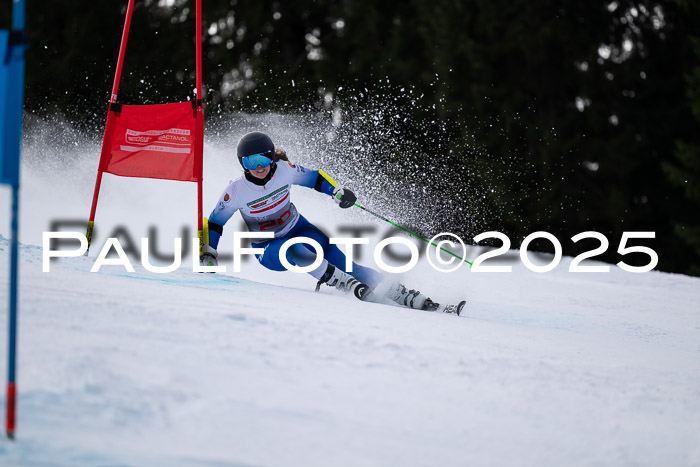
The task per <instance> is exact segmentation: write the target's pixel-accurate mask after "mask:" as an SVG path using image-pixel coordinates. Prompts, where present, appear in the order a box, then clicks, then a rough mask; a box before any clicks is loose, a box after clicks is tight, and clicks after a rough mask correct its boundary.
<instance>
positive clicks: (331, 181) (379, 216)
mask: <svg viewBox="0 0 700 467" xmlns="http://www.w3.org/2000/svg"><path fill="white" fill-rule="evenodd" d="M318 173H319V174H321V176H322V177H323V178H325V179H326V181H328V183H330V184H331V185H333V187H334V188H335V187H337V186H338V184H337V183H336V182H335V180H333V179H332V178H331V177H330V176H329V175H328V174H327V173H326V172H324V171H323V170H319V171H318ZM355 206H356V207H358V208H360V209H362V210H363V211H365V212H368V213H370V214H372V215H373V216H374V217H377V218H379V219H381V220H383V221H385V222H388V223H389V224H391V225H393V226H394V227H398V228H399V229H401V230H403V231H404V232H406V233H408V234H409V235H412V236H413V237H416V238H420V239H421V240H423V241H424V242H425V243H428V244H430V245H433V246H434V247H435V248H440V249H441V250H442V251H444V252H445V253H448V254H450V255H452V256H454V257H455V258H457V259H459V260H460V261H464V262H465V263H467V264H468V265H469V267H471V266H472V261H468V260H466V259H464V258H462V257H461V256H459V255H456V254H454V253H452V252H451V251H450V250H446V249H444V248H442V247H440V246H437V245H436V244H435V243H433V242H431V241H430V240H428V239H426V238H424V237H421V236H420V235H418V234H417V233H414V232H411V231H410V230H408V229H407V228H405V227H402V226H400V225H399V224H397V223H395V222H392V221H390V220H389V219H387V218H386V217H384V216H382V215H381V214H377V213H376V212H374V211H372V210H370V209H367V208H366V207H364V206H362V205H361V204H359V203H355Z"/></svg>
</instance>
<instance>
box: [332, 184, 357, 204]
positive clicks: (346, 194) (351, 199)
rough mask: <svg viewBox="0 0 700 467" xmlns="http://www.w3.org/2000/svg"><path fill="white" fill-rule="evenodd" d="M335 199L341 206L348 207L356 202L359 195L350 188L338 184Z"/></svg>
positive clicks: (334, 191)
mask: <svg viewBox="0 0 700 467" xmlns="http://www.w3.org/2000/svg"><path fill="white" fill-rule="evenodd" d="M333 199H334V200H335V202H336V203H337V204H339V205H340V207H341V208H343V209H347V208H349V207H351V206H353V205H354V204H355V201H357V196H355V193H353V192H352V191H350V188H348V187H340V186H337V187H335V190H333Z"/></svg>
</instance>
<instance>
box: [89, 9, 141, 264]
mask: <svg viewBox="0 0 700 467" xmlns="http://www.w3.org/2000/svg"><path fill="white" fill-rule="evenodd" d="M133 11H134V0H129V5H128V6H127V8H126V19H125V20H124V30H123V31H122V42H121V45H120V46H119V58H118V59H117V69H116V71H115V73H114V84H113V85H112V95H111V96H110V99H109V108H108V109H107V123H106V124H105V132H104V136H103V137H102V152H101V153H100V164H99V166H98V168H97V179H96V180H95V191H94V192H93V194H92V206H91V207H90V218H89V219H88V229H87V234H86V235H85V237H86V238H87V243H88V250H89V249H90V243H91V241H92V231H93V229H94V227H95V211H96V210H97V199H98V198H99V196H100V186H101V185H102V172H103V170H102V169H103V162H104V157H105V151H107V150H108V148H109V143H108V142H109V141H110V140H111V135H112V132H111V130H110V128H111V127H112V125H110V123H111V120H112V114H111V113H110V112H111V109H112V104H114V103H116V102H117V94H118V93H119V81H120V80H121V77H122V65H123V64H124V55H125V54H126V42H127V40H128V39H129V27H130V26H131V14H132V13H133ZM85 254H87V252H86V253H85Z"/></svg>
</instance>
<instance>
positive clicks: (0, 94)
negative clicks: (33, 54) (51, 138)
mask: <svg viewBox="0 0 700 467" xmlns="http://www.w3.org/2000/svg"><path fill="white" fill-rule="evenodd" d="M24 26H25V3H24V0H13V7H12V30H10V31H0V44H1V47H0V52H2V56H1V57H0V61H1V63H0V183H7V184H9V185H10V186H11V187H12V210H11V216H12V220H11V230H12V232H11V240H10V303H9V327H8V347H9V349H8V365H7V367H8V374H7V376H8V378H7V397H6V418H5V430H6V433H7V437H8V438H10V439H14V435H15V414H16V400H17V365H16V363H17V290H18V288H17V280H18V259H19V241H18V234H19V166H20V147H21V143H22V108H23V104H24V51H25V49H26V44H25V39H24Z"/></svg>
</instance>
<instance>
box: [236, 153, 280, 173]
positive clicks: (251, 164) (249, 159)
mask: <svg viewBox="0 0 700 467" xmlns="http://www.w3.org/2000/svg"><path fill="white" fill-rule="evenodd" d="M272 160H273V156H272V151H267V152H261V153H259V154H251V155H250V156H245V157H242V158H241V162H242V163H243V167H245V168H246V169H248V170H255V169H256V168H257V167H258V166H259V165H261V166H263V167H267V166H268V165H270V164H272Z"/></svg>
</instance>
